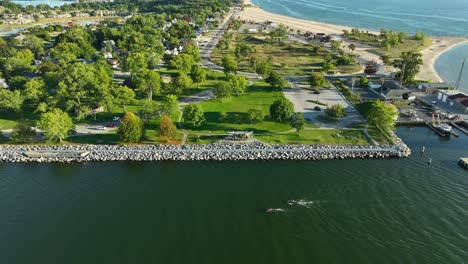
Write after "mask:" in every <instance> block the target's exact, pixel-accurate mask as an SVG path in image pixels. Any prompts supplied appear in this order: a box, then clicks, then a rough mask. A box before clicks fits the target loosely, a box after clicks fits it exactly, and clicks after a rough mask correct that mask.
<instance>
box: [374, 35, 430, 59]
mask: <svg viewBox="0 0 468 264" xmlns="http://www.w3.org/2000/svg"><path fill="white" fill-rule="evenodd" d="M431 45H432V40H431V39H429V38H427V39H426V40H425V41H423V40H417V39H416V38H415V37H413V36H411V37H408V38H407V39H406V40H405V42H404V43H401V44H400V45H398V46H396V47H393V48H391V49H389V50H386V49H384V48H382V47H378V48H377V49H375V50H373V52H374V53H375V54H377V55H379V56H382V55H387V56H389V57H390V59H397V58H399V57H400V55H401V53H402V52H403V51H411V50H416V51H421V50H423V49H425V48H427V47H429V46H431Z"/></svg>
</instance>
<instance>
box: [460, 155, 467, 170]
mask: <svg viewBox="0 0 468 264" xmlns="http://www.w3.org/2000/svg"><path fill="white" fill-rule="evenodd" d="M458 165H460V166H462V167H463V168H465V169H468V158H460V161H458Z"/></svg>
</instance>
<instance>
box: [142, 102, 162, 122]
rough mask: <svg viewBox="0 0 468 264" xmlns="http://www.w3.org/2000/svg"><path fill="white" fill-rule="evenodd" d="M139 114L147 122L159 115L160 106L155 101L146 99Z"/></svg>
mask: <svg viewBox="0 0 468 264" xmlns="http://www.w3.org/2000/svg"><path fill="white" fill-rule="evenodd" d="M138 115H139V116H140V117H141V119H143V120H144V121H145V122H146V123H148V122H149V121H150V120H152V119H155V118H156V117H158V116H159V106H158V104H156V102H154V101H145V102H144V103H143V105H142V107H141V109H140V110H139V111H138Z"/></svg>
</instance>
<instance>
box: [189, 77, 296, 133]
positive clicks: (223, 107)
mask: <svg viewBox="0 0 468 264" xmlns="http://www.w3.org/2000/svg"><path fill="white" fill-rule="evenodd" d="M280 97H283V93H282V92H281V91H277V90H273V88H271V87H270V86H269V85H268V84H266V83H264V82H256V83H254V84H253V85H251V86H250V87H249V88H248V90H247V92H246V93H245V94H243V95H240V96H232V97H230V98H228V99H224V100H222V101H221V100H219V99H211V100H209V101H205V102H203V103H201V106H202V108H203V111H204V112H205V118H206V122H205V123H204V124H203V125H202V126H201V127H199V128H192V130H194V131H197V132H202V131H203V132H208V133H214V134H219V133H226V132H227V131H230V130H236V131H254V132H255V133H267V132H284V131H288V130H290V129H291V125H290V124H284V123H278V122H275V121H271V120H268V118H267V119H265V121H263V122H260V123H258V124H251V123H250V122H249V121H248V120H247V111H248V110H249V109H252V108H255V109H259V110H261V111H262V112H263V114H264V115H265V116H268V115H269V111H270V105H271V104H272V103H273V102H274V101H275V100H276V99H278V98H280ZM222 112H224V113H226V114H227V118H226V119H225V120H222V119H221V118H220V113H222Z"/></svg>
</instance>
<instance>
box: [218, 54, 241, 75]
mask: <svg viewBox="0 0 468 264" xmlns="http://www.w3.org/2000/svg"><path fill="white" fill-rule="evenodd" d="M221 64H222V66H223V68H224V73H226V74H227V73H230V72H233V71H237V62H236V59H235V58H234V56H232V55H230V54H228V55H225V56H224V57H223V58H222V60H221Z"/></svg>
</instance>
